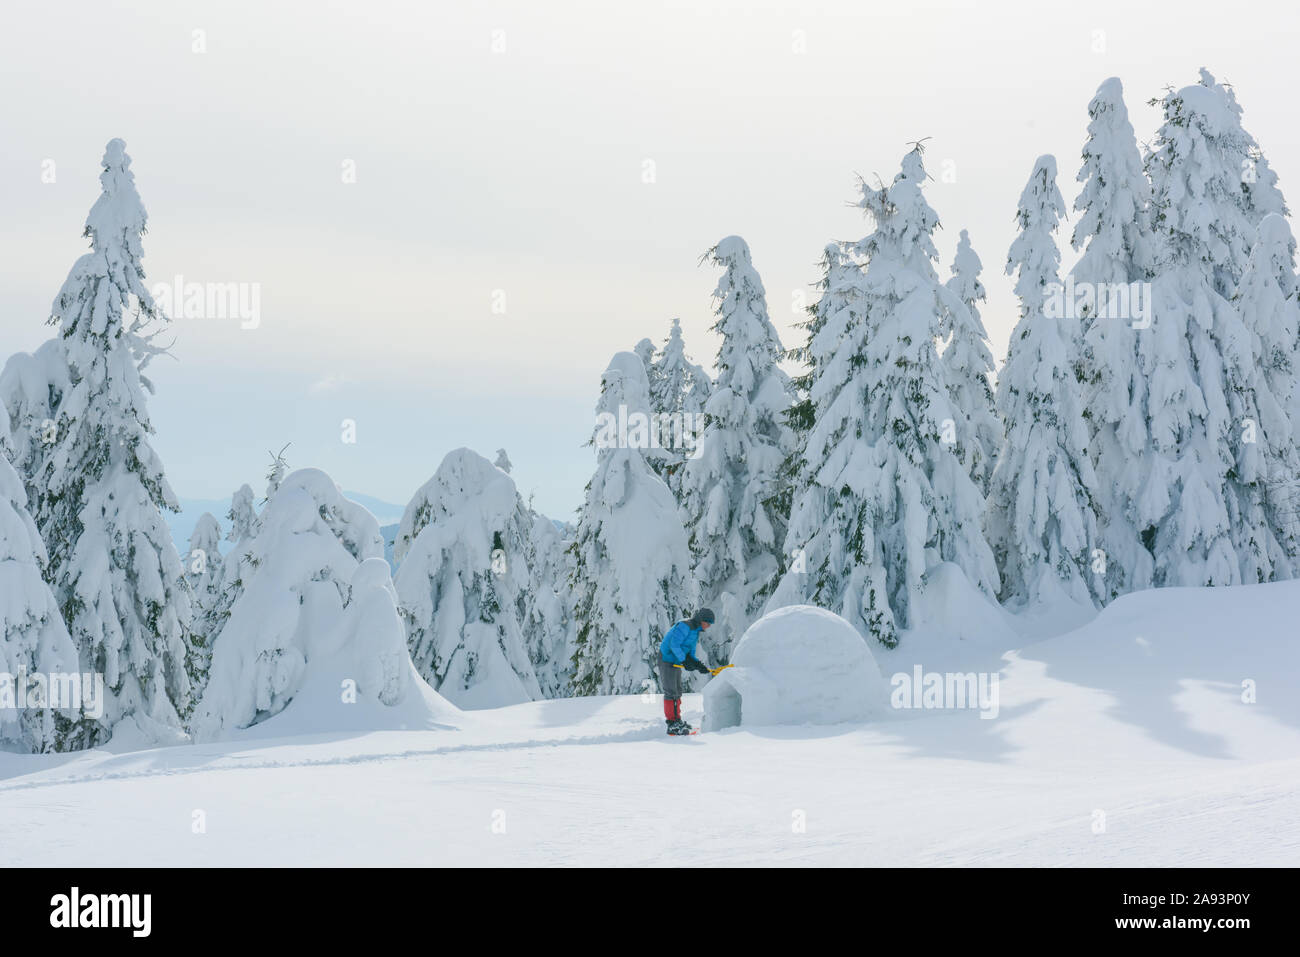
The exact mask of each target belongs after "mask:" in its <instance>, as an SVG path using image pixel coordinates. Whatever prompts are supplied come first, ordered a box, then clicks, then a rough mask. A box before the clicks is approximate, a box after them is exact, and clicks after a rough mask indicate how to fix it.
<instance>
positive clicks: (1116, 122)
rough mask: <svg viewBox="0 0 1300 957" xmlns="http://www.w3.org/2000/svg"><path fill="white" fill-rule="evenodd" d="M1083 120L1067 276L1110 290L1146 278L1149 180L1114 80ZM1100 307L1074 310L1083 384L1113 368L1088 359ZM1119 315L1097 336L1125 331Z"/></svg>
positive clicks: (1087, 302)
mask: <svg viewBox="0 0 1300 957" xmlns="http://www.w3.org/2000/svg"><path fill="white" fill-rule="evenodd" d="M1088 117H1089V122H1088V140H1087V142H1086V143H1084V144H1083V163H1082V165H1081V166H1080V167H1079V175H1078V176H1077V177H1076V180H1077V181H1078V182H1080V183H1082V184H1083V187H1082V189H1081V190H1080V192H1079V195H1078V197H1077V198H1076V199H1075V201H1074V209H1075V211H1076V212H1078V213H1079V214H1080V216H1079V220H1078V222H1076V223H1075V224H1074V232H1073V234H1072V235H1071V236H1070V245H1071V246H1072V247H1073V248H1074V249H1081V250H1083V254H1082V255H1081V256H1080V257H1079V261H1078V262H1077V263H1075V265H1074V268H1073V269H1072V270H1071V276H1072V277H1073V279H1074V281H1075V283H1076V284H1081V283H1089V284H1090V285H1091V286H1092V287H1093V289H1094V290H1097V289H1102V288H1107V289H1108V288H1109V287H1110V285H1111V284H1114V283H1124V284H1128V283H1132V282H1144V281H1146V280H1147V279H1149V278H1150V277H1151V269H1152V265H1153V261H1152V241H1151V232H1150V228H1149V220H1148V217H1149V215H1150V209H1149V207H1150V203H1151V184H1150V183H1149V182H1148V181H1147V176H1146V173H1145V172H1144V171H1143V169H1142V157H1141V155H1140V154H1139V153H1138V145H1137V139H1136V137H1135V136H1134V133H1133V125H1132V124H1131V123H1130V122H1129V118H1128V108H1127V107H1126V106H1125V105H1124V87H1123V85H1122V84H1121V83H1120V81H1119V77H1114V76H1113V77H1111V78H1110V79H1108V80H1104V81H1103V82H1102V84H1101V86H1099V87H1097V92H1096V94H1095V95H1094V96H1093V98H1092V100H1091V101H1090V102H1089V103H1088ZM1097 307H1098V303H1097V301H1096V300H1095V299H1084V300H1083V301H1082V302H1081V303H1080V306H1079V310H1078V312H1079V320H1080V332H1081V335H1082V336H1083V343H1084V345H1083V348H1082V349H1081V350H1080V361H1079V368H1080V372H1081V375H1082V376H1083V379H1084V381H1085V382H1089V383H1093V384H1096V383H1097V382H1098V381H1100V377H1101V376H1103V375H1105V374H1106V373H1107V372H1108V371H1110V367H1099V366H1098V364H1097V363H1096V361H1095V360H1094V358H1093V356H1092V350H1091V336H1090V334H1089V333H1090V330H1091V328H1092V326H1093V324H1094V322H1095V321H1096V320H1097V313H1098V308H1097ZM1124 319H1125V317H1108V319H1107V320H1106V323H1107V324H1106V326H1105V328H1103V329H1101V330H1099V335H1101V336H1105V335H1107V334H1109V333H1111V332H1114V333H1115V334H1117V335H1123V330H1122V329H1117V328H1114V326H1115V324H1116V323H1121V322H1123V321H1124ZM1128 365H1131V363H1129V364H1128ZM1111 384H1113V380H1108V384H1107V387H1109V385H1111ZM1096 427H1097V424H1096V423H1094V424H1093V428H1096Z"/></svg>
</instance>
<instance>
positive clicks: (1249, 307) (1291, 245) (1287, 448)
mask: <svg viewBox="0 0 1300 957" xmlns="http://www.w3.org/2000/svg"><path fill="white" fill-rule="evenodd" d="M1234 304H1235V305H1236V307H1237V310H1238V314H1239V315H1240V316H1241V321H1242V324H1243V326H1244V329H1245V333H1246V343H1245V345H1247V346H1248V348H1241V347H1240V346H1241V345H1242V344H1241V343H1234V345H1236V346H1238V348H1233V349H1231V350H1229V351H1227V352H1226V354H1225V360H1226V368H1227V371H1228V378H1229V384H1230V387H1229V391H1228V401H1229V405H1230V407H1231V409H1232V418H1233V421H1234V422H1237V423H1243V424H1244V427H1243V432H1242V434H1240V435H1239V436H1237V439H1238V441H1237V442H1236V446H1235V447H1236V452H1237V458H1236V462H1235V464H1234V468H1233V469H1232V471H1231V472H1230V476H1231V478H1232V479H1233V480H1234V481H1237V482H1242V483H1245V484H1246V485H1247V486H1251V487H1254V488H1255V489H1257V490H1262V495H1260V496H1250V497H1248V498H1246V499H1244V501H1243V507H1245V508H1247V509H1249V510H1250V514H1248V515H1247V516H1245V520H1244V521H1243V520H1241V519H1240V518H1239V519H1237V520H1236V521H1234V522H1233V530H1234V532H1235V533H1238V534H1237V538H1236V546H1237V553H1238V556H1239V557H1240V558H1241V561H1242V580H1243V581H1247V582H1253V581H1272V580H1275V579H1279V578H1294V577H1296V576H1297V574H1300V561H1298V560H1300V450H1298V449H1297V443H1296V431H1295V429H1296V422H1295V421H1294V419H1293V417H1292V411H1291V410H1292V409H1293V408H1294V403H1295V399H1296V393H1297V392H1298V391H1300V389H1298V388H1297V381H1296V379H1297V371H1298V370H1300V362H1298V361H1297V360H1300V351H1298V350H1300V305H1298V304H1297V283H1296V275H1295V239H1294V237H1293V236H1292V235H1291V229H1290V227H1289V226H1288V225H1287V223H1286V220H1285V219H1283V218H1282V216H1281V215H1279V214H1277V213H1269V214H1268V215H1267V216H1265V217H1264V219H1263V220H1262V221H1261V222H1260V224H1259V229H1258V238H1257V239H1256V241H1255V246H1254V248H1253V249H1252V251H1251V254H1250V260H1249V262H1248V263H1247V264H1246V271H1245V273H1244V274H1243V276H1242V278H1241V283H1240V284H1239V285H1238V287H1237V294H1236V297H1235V299H1234ZM1259 511H1262V512H1263V514H1259ZM1261 525H1267V526H1268V527H1269V528H1270V530H1271V531H1272V536H1262V537H1261V536H1258V535H1257V534H1253V533H1248V534H1246V535H1241V534H1239V533H1240V532H1242V531H1243V530H1247V529H1249V530H1258V529H1259V527H1260V526H1261Z"/></svg>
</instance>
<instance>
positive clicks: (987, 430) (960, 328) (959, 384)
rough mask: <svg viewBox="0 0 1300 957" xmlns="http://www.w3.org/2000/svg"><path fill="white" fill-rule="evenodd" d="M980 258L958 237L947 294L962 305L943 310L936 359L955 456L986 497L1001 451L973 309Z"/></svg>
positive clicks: (980, 287)
mask: <svg viewBox="0 0 1300 957" xmlns="http://www.w3.org/2000/svg"><path fill="white" fill-rule="evenodd" d="M983 268H984V267H983V264H982V263H981V262H980V258H979V256H977V255H975V250H974V249H972V248H971V244H970V236H969V235H968V234H967V232H966V230H964V229H963V230H962V231H961V238H960V239H959V240H958V241H957V255H956V256H955V257H954V258H953V261H952V277H951V278H950V279H949V280H948V283H947V285H948V289H949V290H950V291H951V292H952V294H953V295H954V296H956V297H957V298H958V299H960V300H961V302H962V305H964V306H965V307H966V308H965V309H964V310H962V309H945V310H944V312H943V318H942V319H941V320H940V322H939V334H940V335H941V336H943V337H944V338H945V339H946V340H947V343H948V344H947V346H946V348H945V349H944V350H943V353H942V354H941V355H940V357H939V361H940V363H941V364H942V366H943V373H944V377H945V378H946V379H947V381H948V397H949V398H950V399H951V400H952V410H953V412H954V413H955V415H956V417H957V418H956V423H955V424H956V433H957V441H956V443H955V445H954V449H953V450H954V451H955V452H956V453H957V458H959V459H961V461H962V464H963V465H965V466H966V471H967V472H969V473H970V477H971V479H972V480H973V481H974V482H975V485H976V487H977V488H978V489H979V490H980V493H981V494H985V493H987V492H988V487H989V476H991V475H992V474H993V467H994V466H995V465H996V464H997V458H998V450H999V449H1000V448H1001V447H1002V422H1001V421H1000V420H999V419H998V412H997V409H996V408H995V407H994V399H993V387H992V386H991V385H990V384H989V376H990V375H991V374H992V373H993V353H992V352H991V351H990V349H989V336H988V333H987V332H985V331H984V322H983V321H982V320H981V319H980V313H979V306H978V303H980V302H983V301H984V299H985V292H984V284H983V283H981V282H980V278H979V277H980V271H981V270H982V269H983Z"/></svg>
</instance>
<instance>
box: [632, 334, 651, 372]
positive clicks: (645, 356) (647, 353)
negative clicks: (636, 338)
mask: <svg viewBox="0 0 1300 957" xmlns="http://www.w3.org/2000/svg"><path fill="white" fill-rule="evenodd" d="M632 351H633V352H635V353H636V356H637V358H638V359H640V360H641V364H642V365H643V366H645V371H646V376H647V377H649V375H650V370H651V369H652V368H653V367H654V358H655V343H654V340H653V339H650V338H645V339H642V340H641V341H640V342H638V343H637V344H636V345H635V346H633V347H632Z"/></svg>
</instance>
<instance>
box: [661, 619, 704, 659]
mask: <svg viewBox="0 0 1300 957" xmlns="http://www.w3.org/2000/svg"><path fill="white" fill-rule="evenodd" d="M699 640H700V629H698V628H692V627H691V626H690V625H689V624H687V623H686V622H684V621H679V622H678V623H677V624H675V625H673V626H672V627H671V628H669V629H668V634H666V635H664V640H663V641H661V642H660V643H659V654H661V655H663V656H664V661H667V662H669V663H670V664H674V665H680V664H685V662H686V659H687V658H693V657H695V643H696V642H697V641H699Z"/></svg>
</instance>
